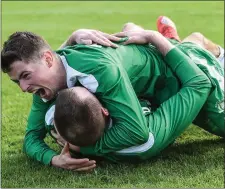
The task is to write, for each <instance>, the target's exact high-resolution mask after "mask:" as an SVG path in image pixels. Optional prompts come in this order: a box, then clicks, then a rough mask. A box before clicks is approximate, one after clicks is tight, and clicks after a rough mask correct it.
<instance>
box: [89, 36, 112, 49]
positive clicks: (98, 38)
mask: <svg viewBox="0 0 225 189" xmlns="http://www.w3.org/2000/svg"><path fill="white" fill-rule="evenodd" d="M91 39H92V41H93V42H95V43H97V44H99V45H103V46H107V47H109V46H110V44H109V43H108V42H106V41H104V40H103V39H101V37H97V36H95V35H92V37H91Z"/></svg>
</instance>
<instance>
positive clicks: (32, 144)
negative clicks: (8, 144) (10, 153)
mask: <svg viewBox="0 0 225 189" xmlns="http://www.w3.org/2000/svg"><path fill="white" fill-rule="evenodd" d="M41 137H42V134H41V133H39V132H37V131H30V132H28V133H27V134H26V136H25V138H24V145H23V150H24V152H25V153H26V154H27V155H28V156H29V157H31V158H32V159H35V160H37V161H39V162H41V163H43V164H46V165H50V162H51V159H52V158H53V156H55V155H57V153H56V152H55V151H54V150H52V149H50V148H49V147H48V145H47V144H46V143H45V142H44V140H43V139H41Z"/></svg>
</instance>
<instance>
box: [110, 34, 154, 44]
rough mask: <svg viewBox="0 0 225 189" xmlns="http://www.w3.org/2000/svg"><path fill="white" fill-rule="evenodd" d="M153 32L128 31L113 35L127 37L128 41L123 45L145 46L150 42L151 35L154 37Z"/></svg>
mask: <svg viewBox="0 0 225 189" xmlns="http://www.w3.org/2000/svg"><path fill="white" fill-rule="evenodd" d="M154 33H155V31H152V30H129V31H125V32H119V33H116V34H113V35H114V36H116V37H128V40H127V41H125V42H124V43H123V44H124V45H127V44H131V43H134V44H147V43H149V42H150V39H151V37H152V35H154Z"/></svg>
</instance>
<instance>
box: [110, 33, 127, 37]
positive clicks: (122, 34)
mask: <svg viewBox="0 0 225 189" xmlns="http://www.w3.org/2000/svg"><path fill="white" fill-rule="evenodd" d="M112 35H113V36H116V37H127V34H126V33H125V32H119V33H114V34H112Z"/></svg>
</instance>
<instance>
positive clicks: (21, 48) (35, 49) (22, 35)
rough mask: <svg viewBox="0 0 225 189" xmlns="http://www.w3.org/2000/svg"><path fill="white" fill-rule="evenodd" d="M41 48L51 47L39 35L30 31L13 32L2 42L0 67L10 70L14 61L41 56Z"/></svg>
mask: <svg viewBox="0 0 225 189" xmlns="http://www.w3.org/2000/svg"><path fill="white" fill-rule="evenodd" d="M42 49H49V50H51V47H50V46H49V45H48V43H47V42H46V41H45V40H44V39H43V38H42V37H41V36H38V35H36V34H34V33H32V32H15V33H13V34H12V35H10V36H9V38H8V40H7V41H5V42H4V44H3V49H2V51H1V69H2V71H3V72H5V73H8V72H10V68H11V65H12V64H13V62H15V61H24V62H26V63H27V62H28V61H30V60H33V59H37V58H40V57H41V53H42V51H41V50H42Z"/></svg>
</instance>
